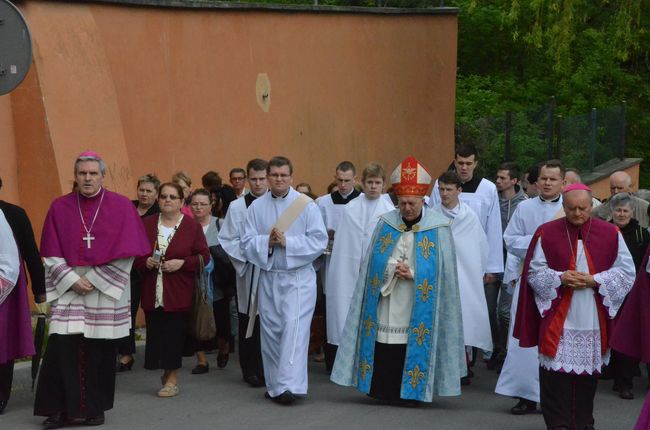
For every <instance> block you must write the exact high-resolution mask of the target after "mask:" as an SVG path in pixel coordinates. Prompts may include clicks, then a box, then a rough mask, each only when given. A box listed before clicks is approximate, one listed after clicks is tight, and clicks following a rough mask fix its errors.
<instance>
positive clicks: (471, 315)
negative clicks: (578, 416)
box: [433, 171, 492, 384]
mask: <svg viewBox="0 0 650 430" xmlns="http://www.w3.org/2000/svg"><path fill="white" fill-rule="evenodd" d="M437 183H438V193H439V195H440V200H441V202H442V203H441V204H439V205H435V206H434V207H433V209H435V210H439V211H440V212H442V214H443V215H445V216H446V217H447V218H449V219H451V220H452V221H451V235H452V237H453V238H454V248H455V249H456V261H457V265H456V267H457V269H458V287H459V289H460V304H461V311H462V314H463V336H464V342H465V345H466V346H474V347H477V348H480V349H482V350H484V351H490V350H492V333H491V332H490V319H489V316H488V309H487V302H486V301H485V293H484V291H483V275H484V274H485V271H486V268H487V258H488V244H487V238H486V237H485V232H483V229H482V228H481V224H480V222H479V220H478V218H477V216H476V214H475V213H474V211H473V210H472V209H471V208H470V207H469V206H467V205H466V204H465V203H462V202H461V201H460V199H459V196H460V193H461V192H462V188H461V185H460V178H459V177H458V174H457V173H456V172H452V171H448V172H444V173H443V174H442V175H440V177H439V178H438V181H437ZM468 370H469V369H468ZM468 373H469V372H468ZM468 382H469V381H468V380H464V381H463V383H465V384H466V383H468Z"/></svg>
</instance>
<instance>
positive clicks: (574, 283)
mask: <svg viewBox="0 0 650 430" xmlns="http://www.w3.org/2000/svg"><path fill="white" fill-rule="evenodd" d="M560 280H561V281H562V285H564V286H565V287H569V288H573V289H576V290H582V289H585V288H593V287H595V286H596V281H595V280H594V277H593V276H592V275H591V274H589V273H585V272H578V271H577V270H567V271H566V272H564V273H563V274H562V276H560Z"/></svg>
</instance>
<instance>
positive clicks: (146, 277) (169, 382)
mask: <svg viewBox="0 0 650 430" xmlns="http://www.w3.org/2000/svg"><path fill="white" fill-rule="evenodd" d="M183 198H184V195H183V189H182V188H181V187H180V186H178V185H177V184H173V183H166V184H163V185H161V187H160V193H159V198H158V203H159V205H160V214H159V215H154V216H150V217H147V218H145V219H144V226H145V230H146V232H147V236H148V238H149V241H150V242H151V243H152V244H153V249H154V253H153V255H151V256H149V257H141V258H138V259H137V260H136V262H135V264H136V267H137V268H138V269H140V270H142V272H143V280H142V309H143V310H144V311H145V315H146V322H147V344H146V349H145V357H144V367H145V369H163V370H164V373H163V376H162V377H161V378H160V379H161V382H162V388H161V389H160V391H158V396H159V397H173V396H175V395H177V394H178V385H177V380H176V371H177V369H179V368H180V367H181V365H182V355H183V344H184V342H185V333H186V331H187V330H186V319H187V312H188V311H189V310H190V308H191V306H192V297H193V292H194V286H195V280H194V279H195V278H194V274H195V272H196V271H197V270H199V266H200V264H199V256H202V257H203V261H204V263H205V264H207V263H208V261H209V258H210V253H209V251H208V245H207V243H206V241H205V235H204V234H203V229H202V228H201V225H199V224H198V223H197V222H196V221H194V220H193V219H191V218H190V217H188V216H184V215H183V214H182V213H181V207H182V206H183Z"/></svg>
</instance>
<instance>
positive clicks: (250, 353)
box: [239, 313, 264, 381]
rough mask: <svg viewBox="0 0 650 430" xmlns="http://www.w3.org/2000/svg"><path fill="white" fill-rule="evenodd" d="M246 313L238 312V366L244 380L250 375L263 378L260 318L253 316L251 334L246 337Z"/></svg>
mask: <svg viewBox="0 0 650 430" xmlns="http://www.w3.org/2000/svg"><path fill="white" fill-rule="evenodd" d="M248 320H249V318H248V315H246V314H243V313H239V366H240V367H241V374H242V377H243V378H244V381H247V380H248V378H250V377H251V376H257V377H258V378H259V379H260V380H261V381H263V380H264V366H263V364H262V346H261V343H260V318H259V317H255V326H254V328H253V335H252V336H251V337H250V338H248V339H246V329H247V328H248Z"/></svg>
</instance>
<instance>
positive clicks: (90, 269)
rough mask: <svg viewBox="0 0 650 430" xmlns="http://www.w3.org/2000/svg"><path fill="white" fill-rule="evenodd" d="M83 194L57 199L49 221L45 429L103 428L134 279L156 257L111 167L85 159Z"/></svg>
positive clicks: (78, 175) (81, 164) (78, 173)
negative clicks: (135, 268)
mask: <svg viewBox="0 0 650 430" xmlns="http://www.w3.org/2000/svg"><path fill="white" fill-rule="evenodd" d="M74 170H75V180H76V182H77V186H78V191H75V192H72V193H70V194H67V195H64V196H62V197H59V198H58V199H56V200H55V201H54V202H53V203H52V206H51V207H50V210H49V212H48V214H47V217H46V219H45V224H44V226H43V234H42V238H41V256H42V257H43V262H44V265H45V286H46V294H47V301H48V302H49V303H50V304H51V305H52V319H51V323H50V330H49V334H50V336H49V338H48V344H47V349H46V351H45V356H44V358H43V365H42V367H41V372H40V374H39V379H38V388H37V390H36V400H35V404H34V414H35V415H41V416H46V417H47V419H46V420H45V421H44V422H43V425H44V427H45V428H59V427H62V426H65V425H68V424H73V423H81V424H86V425H98V424H102V423H103V422H104V411H106V410H108V409H111V408H112V407H113V397H114V394H115V351H116V350H115V348H116V346H115V343H114V340H115V339H119V338H123V337H125V336H128V334H129V328H130V327H131V311H130V306H129V298H130V292H129V287H130V286H129V272H130V270H131V265H132V263H133V260H134V258H135V257H136V256H141V255H146V254H148V253H150V252H151V249H150V246H149V244H148V241H147V237H146V235H145V232H144V228H143V226H142V222H141V221H140V217H139V216H138V213H137V211H136V210H135V207H134V206H133V204H132V203H131V202H130V201H129V200H128V199H127V198H126V197H124V196H122V195H119V194H116V193H113V192H111V191H108V190H106V189H105V188H104V187H103V186H102V184H103V180H104V175H105V172H106V165H105V163H104V161H103V160H102V158H101V157H100V156H99V154H97V153H94V152H84V153H82V154H81V155H79V157H77V160H76V162H75V169H74Z"/></svg>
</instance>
